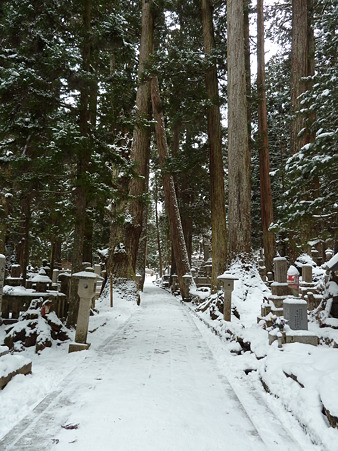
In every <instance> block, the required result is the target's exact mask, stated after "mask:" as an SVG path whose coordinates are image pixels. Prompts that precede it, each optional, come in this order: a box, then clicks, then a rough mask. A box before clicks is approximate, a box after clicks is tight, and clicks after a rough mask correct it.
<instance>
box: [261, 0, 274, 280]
mask: <svg viewBox="0 0 338 451" xmlns="http://www.w3.org/2000/svg"><path fill="white" fill-rule="evenodd" d="M257 97H258V146H259V169H260V188H261V218H262V232H263V247H264V257H265V266H266V269H267V271H270V272H271V271H272V263H273V258H274V256H275V238H274V234H273V232H270V231H269V226H270V225H271V224H272V222H273V209H272V195H271V184H270V164H269V147H268V125H267V111H266V92H265V61H264V12H263V0H257Z"/></svg>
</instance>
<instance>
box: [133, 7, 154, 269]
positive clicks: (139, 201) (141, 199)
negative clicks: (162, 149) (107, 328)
mask: <svg viewBox="0 0 338 451" xmlns="http://www.w3.org/2000/svg"><path fill="white" fill-rule="evenodd" d="M153 35H154V25H153V4H152V1H150V0H143V2H142V31H141V43H140V53H139V69H138V77H139V86H138V88H137V95H136V125H135V128H134V133H133V143H132V148H131V155H130V158H131V161H132V163H133V164H134V165H135V171H136V175H135V177H133V178H132V180H131V182H130V187H129V195H130V202H129V213H130V215H131V217H132V221H131V222H130V223H129V225H128V226H127V234H126V243H127V252H128V254H129V257H130V258H131V266H132V270H133V271H134V272H135V271H136V258H137V251H138V246H139V239H140V235H141V231H142V219H143V212H144V210H145V209H146V208H147V205H146V198H145V194H146V191H147V183H146V181H147V172H148V165H149V149H150V126H149V123H147V122H148V121H149V119H150V109H151V101H150V81H149V80H148V79H143V78H142V77H143V72H144V69H145V66H146V64H147V62H148V61H149V58H150V55H151V53H152V51H153Z"/></svg>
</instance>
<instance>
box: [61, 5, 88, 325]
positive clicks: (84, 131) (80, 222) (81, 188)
mask: <svg viewBox="0 0 338 451" xmlns="http://www.w3.org/2000/svg"><path fill="white" fill-rule="evenodd" d="M83 8H84V9H83V13H82V14H83V15H82V20H83V26H84V29H85V39H84V42H83V47H82V69H83V71H84V72H89V71H90V53H91V52H90V50H91V46H90V30H91V26H90V20H91V0H84V5H83ZM89 91H90V89H89V86H88V83H87V82H83V86H82V88H81V92H80V107H79V108H80V111H79V116H80V124H79V125H80V134H81V136H82V138H83V139H82V146H81V149H80V150H79V151H78V155H77V174H76V187H75V228H74V244H73V253H72V272H73V273H75V272H77V271H80V270H81V269H82V259H83V243H84V236H85V224H86V206H87V188H86V187H87V171H88V166H89V162H90V149H89V143H88V121H89ZM77 287H78V283H77V282H75V281H74V280H73V279H72V283H71V290H70V304H69V311H68V318H67V326H68V327H69V326H74V325H75V324H76V321H77V315H78V309H79V297H78V294H77Z"/></svg>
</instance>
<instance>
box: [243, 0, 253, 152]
mask: <svg viewBox="0 0 338 451" xmlns="http://www.w3.org/2000/svg"><path fill="white" fill-rule="evenodd" d="M244 58H245V79H246V98H247V114H248V140H249V152H250V153H251V149H252V140H251V101H252V97H251V66H250V20H249V1H248V0H244Z"/></svg>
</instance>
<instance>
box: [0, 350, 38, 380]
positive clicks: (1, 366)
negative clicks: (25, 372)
mask: <svg viewBox="0 0 338 451" xmlns="http://www.w3.org/2000/svg"><path fill="white" fill-rule="evenodd" d="M29 363H31V360H30V359H27V358H26V357H23V356H21V355H15V356H13V355H11V354H7V355H3V356H2V357H1V358H0V378H2V377H6V376H8V375H9V374H10V373H15V372H16V371H18V370H19V369H20V368H22V367H23V366H24V365H28V364H29Z"/></svg>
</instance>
